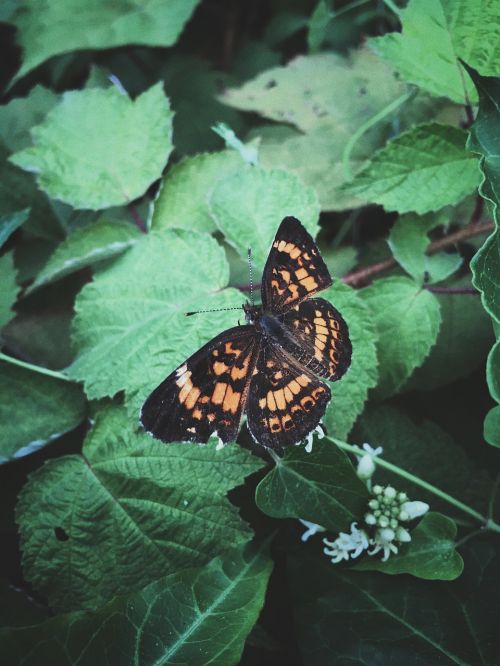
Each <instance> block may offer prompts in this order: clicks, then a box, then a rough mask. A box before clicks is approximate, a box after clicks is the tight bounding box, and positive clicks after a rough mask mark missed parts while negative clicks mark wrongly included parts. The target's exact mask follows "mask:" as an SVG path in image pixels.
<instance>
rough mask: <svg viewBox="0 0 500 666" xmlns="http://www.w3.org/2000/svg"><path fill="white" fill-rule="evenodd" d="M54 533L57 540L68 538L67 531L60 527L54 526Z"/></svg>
mask: <svg viewBox="0 0 500 666" xmlns="http://www.w3.org/2000/svg"><path fill="white" fill-rule="evenodd" d="M54 534H55V535H56V539H57V540H58V541H67V540H68V539H69V535H68V533H67V532H65V531H64V530H63V528H62V527H56V528H55V529H54Z"/></svg>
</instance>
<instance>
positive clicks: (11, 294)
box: [0, 252, 19, 328]
mask: <svg viewBox="0 0 500 666" xmlns="http://www.w3.org/2000/svg"><path fill="white" fill-rule="evenodd" d="M18 293H19V287H18V286H17V284H16V269H15V267H14V255H13V253H12V252H8V253H7V254H4V255H3V256H1V257H0V328H2V326H5V324H6V323H7V322H8V321H9V320H10V319H12V317H13V316H14V312H13V311H12V306H13V305H14V303H15V302H16V300H17V294H18Z"/></svg>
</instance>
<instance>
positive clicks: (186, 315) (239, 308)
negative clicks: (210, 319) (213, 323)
mask: <svg viewBox="0 0 500 666" xmlns="http://www.w3.org/2000/svg"><path fill="white" fill-rule="evenodd" d="M223 310H241V305H240V306H239V307H237V308H213V310H195V311H194V312H185V313H184V316H185V317H191V315H195V314H201V313H204V312H222V311H223Z"/></svg>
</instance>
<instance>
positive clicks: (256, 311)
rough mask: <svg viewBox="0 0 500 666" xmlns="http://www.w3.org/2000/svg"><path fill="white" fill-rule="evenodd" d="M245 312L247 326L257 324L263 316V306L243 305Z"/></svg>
mask: <svg viewBox="0 0 500 666" xmlns="http://www.w3.org/2000/svg"><path fill="white" fill-rule="evenodd" d="M243 312H244V313H245V321H246V322H247V324H255V323H256V322H257V321H258V320H259V319H260V317H261V316H262V306H261V305H252V304H251V303H243Z"/></svg>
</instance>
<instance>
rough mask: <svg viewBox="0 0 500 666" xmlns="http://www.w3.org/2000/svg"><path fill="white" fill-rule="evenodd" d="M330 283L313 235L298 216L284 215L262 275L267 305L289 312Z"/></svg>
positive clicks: (264, 301) (263, 291)
mask: <svg viewBox="0 0 500 666" xmlns="http://www.w3.org/2000/svg"><path fill="white" fill-rule="evenodd" d="M331 284H332V278H331V275H330V273H329V271H328V268H327V267H326V264H325V262H324V261H323V259H322V257H321V255H320V253H319V250H318V248H317V247H316V243H315V242H314V240H313V239H312V237H311V235H310V234H309V233H308V232H307V231H306V230H305V229H304V227H303V226H302V224H301V223H300V222H299V221H298V220H297V219H295V218H294V217H285V218H284V220H283V221H282V223H281V224H280V226H279V228H278V231H277V233H276V237H275V239H274V241H273V244H272V247H271V251H270V253H269V257H268V259H267V262H266V266H265V268H264V274H263V276H262V289H261V291H262V304H263V306H264V309H265V310H270V311H272V312H274V313H280V312H286V311H287V310H289V309H290V308H291V307H293V306H294V305H296V304H298V303H300V302H301V301H303V300H304V299H306V298H308V297H309V296H312V295H313V294H316V293H317V292H318V291H321V290H322V289H326V288H327V287H329V286H330V285H331Z"/></svg>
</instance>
